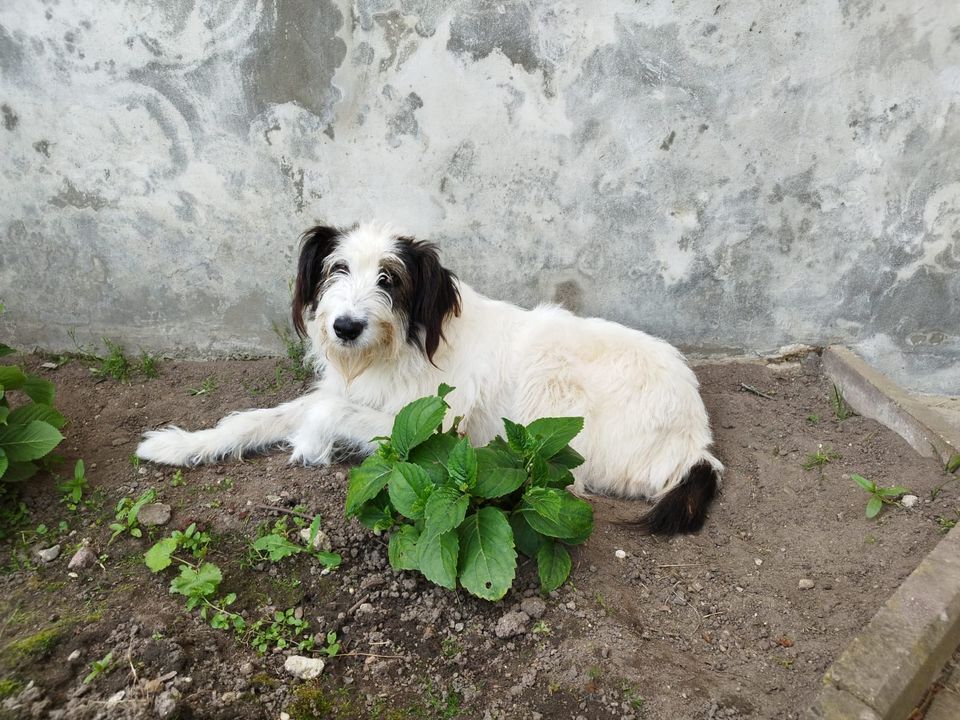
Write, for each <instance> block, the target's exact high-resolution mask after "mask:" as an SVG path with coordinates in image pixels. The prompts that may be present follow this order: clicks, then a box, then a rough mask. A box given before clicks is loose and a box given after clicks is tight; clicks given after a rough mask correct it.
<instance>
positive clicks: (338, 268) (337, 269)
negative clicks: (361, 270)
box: [330, 262, 350, 275]
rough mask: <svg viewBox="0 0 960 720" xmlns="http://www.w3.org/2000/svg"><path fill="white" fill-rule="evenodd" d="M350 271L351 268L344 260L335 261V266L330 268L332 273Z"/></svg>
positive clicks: (339, 273) (343, 273) (338, 273)
mask: <svg viewBox="0 0 960 720" xmlns="http://www.w3.org/2000/svg"><path fill="white" fill-rule="evenodd" d="M348 272H350V268H348V267H347V264H346V263H343V262H338V263H335V264H334V266H333V267H332V268H330V274H331V275H346V274H347V273H348Z"/></svg>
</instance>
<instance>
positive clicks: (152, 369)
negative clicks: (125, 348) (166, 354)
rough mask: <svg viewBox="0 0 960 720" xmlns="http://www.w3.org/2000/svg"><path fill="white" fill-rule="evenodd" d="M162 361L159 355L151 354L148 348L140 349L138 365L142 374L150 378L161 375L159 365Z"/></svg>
mask: <svg viewBox="0 0 960 720" xmlns="http://www.w3.org/2000/svg"><path fill="white" fill-rule="evenodd" d="M159 363H160V356H159V355H151V354H150V353H148V352H147V351H146V350H141V351H140V362H139V364H138V365H137V369H138V370H139V371H140V374H141V375H143V376H144V377H145V378H147V379H149V380H153V379H155V378H158V377H160V368H159V367H157V366H158V364H159Z"/></svg>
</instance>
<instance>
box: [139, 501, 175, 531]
mask: <svg viewBox="0 0 960 720" xmlns="http://www.w3.org/2000/svg"><path fill="white" fill-rule="evenodd" d="M171 512H172V510H171V508H170V506H169V505H167V504H166V503H150V504H149V505H144V506H143V507H142V508H140V512H138V513H137V520H138V521H139V522H140V524H141V525H146V526H156V525H166V524H167V523H168V522H170V513H171Z"/></svg>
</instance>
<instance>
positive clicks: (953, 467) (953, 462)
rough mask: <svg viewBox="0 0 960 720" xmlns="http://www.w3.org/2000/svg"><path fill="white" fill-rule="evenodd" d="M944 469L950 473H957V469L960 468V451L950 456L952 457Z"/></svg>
mask: <svg viewBox="0 0 960 720" xmlns="http://www.w3.org/2000/svg"><path fill="white" fill-rule="evenodd" d="M944 470H946V471H947V472H948V473H955V472H956V471H957V470H960V453H954V454H953V455H951V456H950V459H949V460H947V464H946V465H945V466H944Z"/></svg>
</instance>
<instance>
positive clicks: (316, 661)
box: [283, 655, 324, 680]
mask: <svg viewBox="0 0 960 720" xmlns="http://www.w3.org/2000/svg"><path fill="white" fill-rule="evenodd" d="M323 667H324V662H323V660H321V659H320V658H310V657H304V656H303V655H291V656H290V657H288V658H287V660H286V662H284V663H283V669H284V670H286V671H287V672H288V673H290V674H291V675H293V676H294V677H297V678H300V679H301V680H313V679H314V678H315V677H319V676H320V673H322V672H323Z"/></svg>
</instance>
